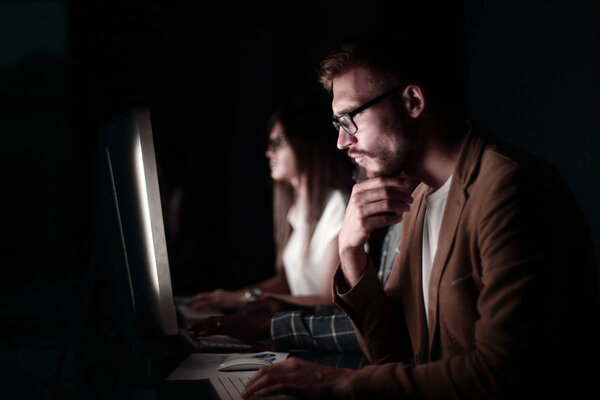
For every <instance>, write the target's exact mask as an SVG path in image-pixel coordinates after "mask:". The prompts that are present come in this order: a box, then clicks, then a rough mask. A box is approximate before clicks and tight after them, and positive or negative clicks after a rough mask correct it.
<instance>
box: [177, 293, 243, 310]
mask: <svg viewBox="0 0 600 400" xmlns="http://www.w3.org/2000/svg"><path fill="white" fill-rule="evenodd" d="M246 302H247V300H246V297H245V295H244V292H241V291H235V292H233V291H229V290H221V289H217V290H213V291H212V292H204V293H198V294H197V295H195V296H194V297H192V298H191V299H188V300H186V302H185V305H186V306H188V308H189V309H190V310H201V309H203V308H228V309H239V308H241V307H243V306H244V305H246Z"/></svg>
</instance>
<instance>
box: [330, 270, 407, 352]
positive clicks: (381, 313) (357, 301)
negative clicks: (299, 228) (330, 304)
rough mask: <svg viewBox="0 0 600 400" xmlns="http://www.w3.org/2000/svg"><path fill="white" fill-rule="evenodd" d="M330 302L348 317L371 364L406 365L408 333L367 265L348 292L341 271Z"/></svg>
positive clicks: (396, 309) (398, 308)
mask: <svg viewBox="0 0 600 400" xmlns="http://www.w3.org/2000/svg"><path fill="white" fill-rule="evenodd" d="M333 285H334V293H333V298H334V302H335V303H336V304H337V305H338V306H339V307H340V308H341V309H342V310H343V311H344V312H345V313H346V314H347V315H348V317H349V318H350V321H351V323H352V326H354V329H355V331H356V333H357V335H358V341H359V343H360V346H361V348H362V349H363V352H364V353H365V355H366V356H367V358H368V359H369V362H370V363H371V364H381V363H385V362H391V361H409V362H410V359H411V357H412V350H411V348H410V340H409V338H408V332H407V331H406V328H405V325H404V323H403V321H404V319H403V318H402V315H401V314H399V312H400V313H401V311H400V309H401V308H400V307H399V306H396V304H397V303H396V302H395V301H394V300H393V298H391V297H388V296H386V294H385V292H384V289H383V287H382V285H381V281H380V280H379V279H378V277H377V274H376V272H375V269H374V268H373V266H372V265H371V263H369V265H368V266H367V268H366V269H365V272H364V273H363V275H362V277H361V278H360V280H359V282H358V283H357V284H356V285H355V286H354V287H352V288H351V289H349V290H348V288H347V284H346V279H345V277H344V276H343V272H342V270H341V267H340V266H338V269H337V271H336V273H335V275H334V283H333Z"/></svg>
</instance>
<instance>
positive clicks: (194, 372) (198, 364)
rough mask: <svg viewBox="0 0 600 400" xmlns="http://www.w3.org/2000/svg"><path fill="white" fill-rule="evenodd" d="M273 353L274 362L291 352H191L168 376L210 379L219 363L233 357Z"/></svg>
mask: <svg viewBox="0 0 600 400" xmlns="http://www.w3.org/2000/svg"><path fill="white" fill-rule="evenodd" d="M265 354H269V355H273V356H274V357H275V359H274V360H273V363H278V362H281V361H283V360H285V359H286V358H287V357H288V355H289V354H290V353H281V352H276V351H262V352H259V353H227V354H214V353H195V354H190V356H189V357H188V358H186V359H185V360H184V361H183V362H182V363H181V364H179V366H178V367H177V368H175V370H174V371H173V372H172V373H171V375H169V377H168V378H167V380H168V381H190V380H198V379H209V378H210V377H212V376H216V375H217V374H218V373H219V371H217V368H218V367H219V365H221V364H222V363H224V362H225V361H227V360H231V359H233V358H247V357H253V356H257V355H265Z"/></svg>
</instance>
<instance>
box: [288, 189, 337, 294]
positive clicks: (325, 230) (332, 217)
mask: <svg viewBox="0 0 600 400" xmlns="http://www.w3.org/2000/svg"><path fill="white" fill-rule="evenodd" d="M347 204H348V197H347V196H344V195H343V194H342V192H340V191H334V192H332V193H331V194H330V195H329V198H328V200H327V202H326V205H325V209H324V210H323V214H322V215H321V219H319V222H318V223H317V226H316V228H315V232H314V234H313V236H312V239H311V241H310V248H309V252H308V257H306V255H305V249H306V248H305V246H304V244H305V238H306V232H307V230H308V224H307V223H306V217H305V212H306V211H305V209H304V207H303V206H302V205H299V204H295V205H294V206H292V208H290V211H289V212H288V221H289V223H290V224H291V226H292V229H293V231H292V234H291V235H290V238H289V240H288V242H287V244H286V246H285V250H284V251H283V268H284V270H285V274H286V278H287V282H288V286H289V288H290V293H291V294H292V295H294V296H307V295H315V294H319V293H320V292H321V284H322V282H323V272H324V261H325V253H326V252H327V247H328V246H329V244H330V243H331V241H332V240H333V239H334V238H336V237H337V235H338V233H339V232H340V228H341V227H342V221H343V219H344V214H345V213H346V205H347Z"/></svg>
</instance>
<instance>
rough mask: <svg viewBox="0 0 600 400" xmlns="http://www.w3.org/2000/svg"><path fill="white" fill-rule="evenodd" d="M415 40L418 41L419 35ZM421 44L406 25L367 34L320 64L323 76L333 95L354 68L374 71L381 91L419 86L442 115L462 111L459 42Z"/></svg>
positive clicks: (430, 39)
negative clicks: (336, 83)
mask: <svg viewBox="0 0 600 400" xmlns="http://www.w3.org/2000/svg"><path fill="white" fill-rule="evenodd" d="M412 34H413V35H415V36H418V35H417V34H416V33H415V32H412ZM425 36H426V37H420V38H419V39H418V40H417V39H416V38H414V37H413V36H411V29H410V28H409V27H408V26H405V27H404V29H397V30H389V29H387V30H377V31H371V32H367V33H363V34H361V35H359V36H356V37H354V38H351V39H349V40H347V41H345V42H343V43H342V44H340V45H339V46H338V48H337V49H335V50H333V51H332V52H331V53H329V55H327V56H326V57H325V58H324V59H323V61H322V62H321V64H320V66H319V70H318V77H319V81H320V83H321V85H322V86H323V87H324V88H325V90H327V91H328V92H329V93H330V94H331V93H332V92H333V81H334V80H335V78H337V77H338V76H340V75H342V74H344V73H345V72H347V71H350V70H352V69H354V68H365V69H367V70H369V71H370V72H372V76H373V81H372V84H373V85H375V87H380V90H381V91H383V90H385V89H390V88H391V87H392V86H403V85H408V84H411V83H412V84H418V85H419V86H421V87H422V88H423V90H424V91H425V93H426V96H427V97H428V101H429V103H430V105H433V106H434V107H435V108H436V109H438V111H448V109H452V112H453V113H456V112H457V111H458V109H457V108H456V107H457V106H458V107H460V108H462V100H461V99H462V62H461V61H462V51H461V48H462V46H461V44H460V43H461V42H460V39H459V37H457V36H455V35H448V36H446V37H441V36H439V35H437V34H436V35H433V34H431V32H430V35H425Z"/></svg>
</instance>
